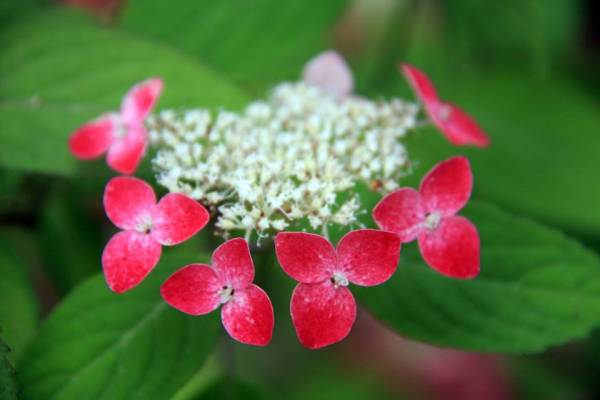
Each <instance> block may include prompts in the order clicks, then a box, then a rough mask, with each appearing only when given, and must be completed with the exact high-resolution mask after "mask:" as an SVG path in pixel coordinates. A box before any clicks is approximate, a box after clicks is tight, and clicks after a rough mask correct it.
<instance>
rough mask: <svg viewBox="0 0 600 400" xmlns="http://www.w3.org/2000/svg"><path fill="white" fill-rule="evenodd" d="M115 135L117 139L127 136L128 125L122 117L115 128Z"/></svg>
mask: <svg viewBox="0 0 600 400" xmlns="http://www.w3.org/2000/svg"><path fill="white" fill-rule="evenodd" d="M115 136H116V137H117V139H123V138H124V137H125V136H127V127H126V126H125V124H124V123H123V122H122V121H121V120H120V118H119V120H118V121H117V127H116V129H115Z"/></svg>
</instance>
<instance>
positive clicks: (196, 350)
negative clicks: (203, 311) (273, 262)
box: [18, 251, 219, 400]
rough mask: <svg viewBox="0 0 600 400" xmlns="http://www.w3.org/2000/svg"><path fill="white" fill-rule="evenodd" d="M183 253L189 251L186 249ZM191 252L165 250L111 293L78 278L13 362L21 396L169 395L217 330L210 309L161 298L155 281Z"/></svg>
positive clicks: (97, 282) (197, 364) (97, 280)
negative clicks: (143, 274) (192, 309)
mask: <svg viewBox="0 0 600 400" xmlns="http://www.w3.org/2000/svg"><path fill="white" fill-rule="evenodd" d="M185 254H188V256H185ZM196 259H197V255H196V256H195V255H194V254H193V253H192V254H189V253H184V254H181V253H179V254H178V253H173V251H171V252H167V254H164V255H163V259H162V261H161V262H160V264H159V266H158V267H157V269H156V270H155V271H153V272H152V274H151V275H150V276H149V277H148V278H147V279H146V280H145V281H144V282H142V283H141V285H140V286H138V287H137V288H135V289H133V290H132V291H130V292H128V293H126V294H124V295H117V294H115V293H113V292H111V291H110V290H109V289H108V288H107V287H106V283H105V282H104V279H103V277H102V276H97V277H94V278H91V279H89V280H87V281H85V282H84V283H83V284H81V285H80V286H79V287H78V288H76V289H75V290H74V291H72V292H71V294H70V295H69V296H68V297H67V298H66V299H65V300H64V302H63V303H62V304H61V305H60V306H59V307H58V308H57V309H56V311H54V312H53V314H52V315H51V316H50V317H49V318H48V320H47V321H46V322H45V323H44V324H43V326H42V328H41V330H40V332H39V334H38V335H37V337H36V338H35V340H34V341H33V342H32V344H31V346H30V347H28V349H27V351H26V353H25V354H24V357H23V358H22V360H21V362H20V364H19V376H18V378H19V381H20V384H21V387H22V388H23V391H24V397H25V398H27V399H32V400H36V399H40V400H41V399H43V400H51V399H61V400H66V399H77V400H85V399H94V400H99V399H111V400H116V399H127V400H133V399H144V400H151V399H157V400H162V399H166V398H170V397H171V396H173V395H174V394H175V393H176V392H177V391H178V390H179V389H181V388H182V387H184V386H185V385H186V383H187V382H188V381H189V380H190V378H191V377H192V376H193V375H194V373H195V372H196V371H197V370H199V369H200V368H201V367H202V365H203V363H204V360H205V359H206V357H207V354H208V353H209V352H210V351H211V349H212V347H213V345H214V342H215V337H216V332H217V331H218V329H219V322H218V321H217V318H216V316H217V313H213V314H212V315H208V316H202V317H192V316H189V315H186V314H183V313H180V312H178V311H176V310H174V309H172V308H170V307H169V306H168V305H167V304H166V303H165V302H164V301H162V299H161V297H160V294H159V286H160V284H161V283H162V282H163V281H164V279H165V278H166V276H167V275H168V274H169V273H171V272H173V271H174V270H175V269H176V268H178V267H180V266H182V265H185V264H186V263H189V262H190V261H194V260H196Z"/></svg>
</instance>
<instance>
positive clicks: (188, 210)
mask: <svg viewBox="0 0 600 400" xmlns="http://www.w3.org/2000/svg"><path fill="white" fill-rule="evenodd" d="M209 218H210V216H209V214H208V211H206V208H204V206H203V205H202V204H200V203H198V202H197V201H196V200H193V199H191V198H189V197H188V196H186V195H183V194H180V193H169V194H167V195H165V196H164V197H163V198H162V199H160V201H159V202H158V205H157V206H156V208H155V209H154V212H153V213H152V226H153V228H152V235H153V236H154V238H155V239H156V240H157V241H158V242H159V243H160V244H163V245H166V246H170V245H174V244H178V243H181V242H183V241H185V240H188V239H189V238H190V237H192V236H194V235H195V234H196V233H198V231H200V229H202V228H204V226H205V225H206V224H207V222H208V220H209Z"/></svg>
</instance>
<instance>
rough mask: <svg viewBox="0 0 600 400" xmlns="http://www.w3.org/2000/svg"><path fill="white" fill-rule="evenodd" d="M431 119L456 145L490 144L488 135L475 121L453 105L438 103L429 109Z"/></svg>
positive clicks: (485, 145)
mask: <svg viewBox="0 0 600 400" xmlns="http://www.w3.org/2000/svg"><path fill="white" fill-rule="evenodd" d="M431 119H432V120H433V122H434V123H435V125H436V126H437V127H438V128H439V129H440V130H441V131H442V133H443V134H444V135H445V136H446V138H448V140H449V141H450V143H452V144H454V145H456V146H463V145H474V146H477V147H487V146H489V145H490V139H489V137H488V136H487V135H486V133H485V132H484V131H483V129H481V127H480V126H479V125H478V124H477V122H475V120H474V119H473V118H471V117H470V116H469V115H468V114H467V113H465V112H464V111H462V110H461V109H460V108H458V107H457V106H455V105H452V104H449V103H439V104H438V105H437V106H434V107H433V108H432V109H431Z"/></svg>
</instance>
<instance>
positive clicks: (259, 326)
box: [221, 285, 275, 346]
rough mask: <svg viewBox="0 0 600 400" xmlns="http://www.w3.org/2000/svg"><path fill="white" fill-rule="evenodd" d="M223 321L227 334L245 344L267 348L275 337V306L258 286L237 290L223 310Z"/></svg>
mask: <svg viewBox="0 0 600 400" xmlns="http://www.w3.org/2000/svg"><path fill="white" fill-rule="evenodd" d="M221 319H222V321H223V326H224V327H225V330H226V331H227V333H229V335H230V336H231V337H232V338H234V339H235V340H237V341H238V342H241V343H244V344H250V345H253V346H266V345H267V344H269V342H270V341H271V337H272V336H273V325H274V323H275V322H274V317H273V306H272V305H271V300H270V299H269V296H267V294H266V293H265V292H264V290H262V289H261V288H259V287H258V286H256V285H250V286H248V287H247V288H245V289H241V290H236V291H235V292H234V294H233V297H232V298H231V300H230V301H228V302H227V303H226V304H225V305H224V306H223V308H222V309H221Z"/></svg>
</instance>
